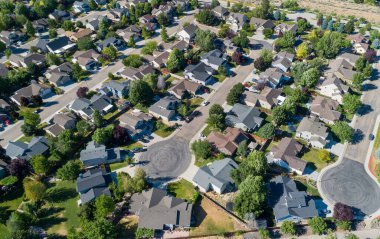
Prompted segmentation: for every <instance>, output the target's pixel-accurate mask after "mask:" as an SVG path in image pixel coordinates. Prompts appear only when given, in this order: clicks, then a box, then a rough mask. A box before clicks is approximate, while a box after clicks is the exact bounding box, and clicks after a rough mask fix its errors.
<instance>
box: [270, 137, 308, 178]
mask: <svg viewBox="0 0 380 239" xmlns="http://www.w3.org/2000/svg"><path fill="white" fill-rule="evenodd" d="M302 147H303V146H302V144H300V143H298V142H297V141H296V140H295V139H292V138H288V137H287V138H283V139H282V140H281V141H280V143H279V144H278V145H276V146H274V147H273V148H272V150H271V152H272V153H273V156H274V158H276V159H281V160H283V161H285V162H286V163H287V164H288V165H289V166H290V167H291V168H293V169H297V170H299V171H301V172H303V171H304V170H305V168H306V164H307V162H305V161H303V160H302V159H300V158H298V157H297V154H299V153H300V152H301V150H302Z"/></svg>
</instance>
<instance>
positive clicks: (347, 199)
mask: <svg viewBox="0 0 380 239" xmlns="http://www.w3.org/2000/svg"><path fill="white" fill-rule="evenodd" d="M321 187H322V191H323V193H324V195H325V196H326V197H327V199H328V200H329V201H330V202H333V203H337V202H341V203H344V204H346V205H349V206H351V207H353V208H355V209H359V210H360V211H361V212H363V213H365V214H366V215H370V214H372V213H374V212H376V211H377V210H378V209H379V208H380V188H379V186H378V185H377V183H376V182H375V181H373V179H372V178H371V177H370V176H369V175H368V174H367V172H366V171H365V169H364V166H363V164H361V163H359V162H357V161H353V160H350V159H346V158H344V159H343V160H342V162H341V163H340V164H339V165H338V166H336V167H333V168H331V169H329V170H327V171H326V172H325V173H324V174H323V175H322V178H321Z"/></svg>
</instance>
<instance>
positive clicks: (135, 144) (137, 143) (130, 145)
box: [120, 141, 144, 150]
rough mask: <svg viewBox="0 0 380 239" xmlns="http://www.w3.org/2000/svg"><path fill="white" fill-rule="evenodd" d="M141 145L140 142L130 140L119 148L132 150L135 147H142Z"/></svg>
mask: <svg viewBox="0 0 380 239" xmlns="http://www.w3.org/2000/svg"><path fill="white" fill-rule="evenodd" d="M143 146H144V145H142V144H141V143H140V142H136V141H130V142H128V144H127V145H125V146H123V147H121V148H120V149H122V150H133V149H136V148H142V147H143Z"/></svg>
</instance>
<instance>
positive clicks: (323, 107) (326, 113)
mask: <svg viewBox="0 0 380 239" xmlns="http://www.w3.org/2000/svg"><path fill="white" fill-rule="evenodd" d="M338 106H339V103H338V101H335V100H332V99H329V98H326V97H322V96H317V97H315V98H314V100H313V101H312V102H311V105H310V111H311V112H312V113H313V114H316V115H318V116H319V117H320V118H323V119H327V120H329V121H336V120H339V119H340V117H341V115H342V114H341V113H340V112H339V111H337V109H338Z"/></svg>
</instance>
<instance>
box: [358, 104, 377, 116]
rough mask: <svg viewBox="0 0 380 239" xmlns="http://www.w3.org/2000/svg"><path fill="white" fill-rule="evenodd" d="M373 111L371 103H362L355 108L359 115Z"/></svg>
mask: <svg viewBox="0 0 380 239" xmlns="http://www.w3.org/2000/svg"><path fill="white" fill-rule="evenodd" d="M372 111H373V108H372V106H371V105H368V104H362V105H361V106H360V107H359V109H358V110H357V114H358V115H360V116H363V115H366V114H368V113H370V112H372Z"/></svg>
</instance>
